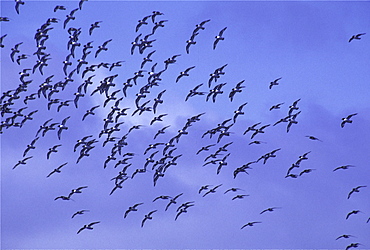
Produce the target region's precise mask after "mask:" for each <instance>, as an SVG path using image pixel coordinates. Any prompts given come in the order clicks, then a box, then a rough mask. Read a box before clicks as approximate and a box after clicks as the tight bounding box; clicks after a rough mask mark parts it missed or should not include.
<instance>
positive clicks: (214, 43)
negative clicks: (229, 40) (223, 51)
mask: <svg viewBox="0 0 370 250" xmlns="http://www.w3.org/2000/svg"><path fill="white" fill-rule="evenodd" d="M226 29H227V27H225V28H223V29H222V30H221V31H220V32H219V33H218V35H217V36H215V38H216V40H215V41H214V42H213V49H214V50H215V49H216V46H217V44H218V43H219V42H220V41H222V40H225V38H224V37H223V36H222V35H223V34H224V32H225V30H226Z"/></svg>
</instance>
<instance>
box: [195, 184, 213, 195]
mask: <svg viewBox="0 0 370 250" xmlns="http://www.w3.org/2000/svg"><path fill="white" fill-rule="evenodd" d="M210 186H211V185H203V186H201V187H200V188H199V190H198V194H200V193H201V192H202V191H203V190H208V189H209V187H210Z"/></svg>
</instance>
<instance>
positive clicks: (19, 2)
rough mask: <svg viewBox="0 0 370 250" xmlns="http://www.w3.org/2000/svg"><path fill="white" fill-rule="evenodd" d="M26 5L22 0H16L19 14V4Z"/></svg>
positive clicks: (16, 8)
mask: <svg viewBox="0 0 370 250" xmlns="http://www.w3.org/2000/svg"><path fill="white" fill-rule="evenodd" d="M21 5H24V2H23V1H22V0H15V11H16V12H17V14H19V6H21Z"/></svg>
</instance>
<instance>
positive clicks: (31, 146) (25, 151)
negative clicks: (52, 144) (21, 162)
mask: <svg viewBox="0 0 370 250" xmlns="http://www.w3.org/2000/svg"><path fill="white" fill-rule="evenodd" d="M38 139H39V137H36V138H35V139H33V140H32V142H31V143H30V144H28V145H27V148H26V150H24V152H23V157H25V156H26V155H27V153H28V152H29V151H30V150H31V149H35V148H36V147H35V143H36V142H37V141H38Z"/></svg>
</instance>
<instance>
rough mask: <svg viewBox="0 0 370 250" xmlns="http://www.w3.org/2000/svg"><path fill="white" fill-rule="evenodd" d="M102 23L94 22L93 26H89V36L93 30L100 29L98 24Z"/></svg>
mask: <svg viewBox="0 0 370 250" xmlns="http://www.w3.org/2000/svg"><path fill="white" fill-rule="evenodd" d="M101 22H102V21H96V22H94V23H93V24H91V26H90V29H89V35H90V36H91V35H92V32H93V30H94V29H96V28H100V26H99V24H100V23H101Z"/></svg>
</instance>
